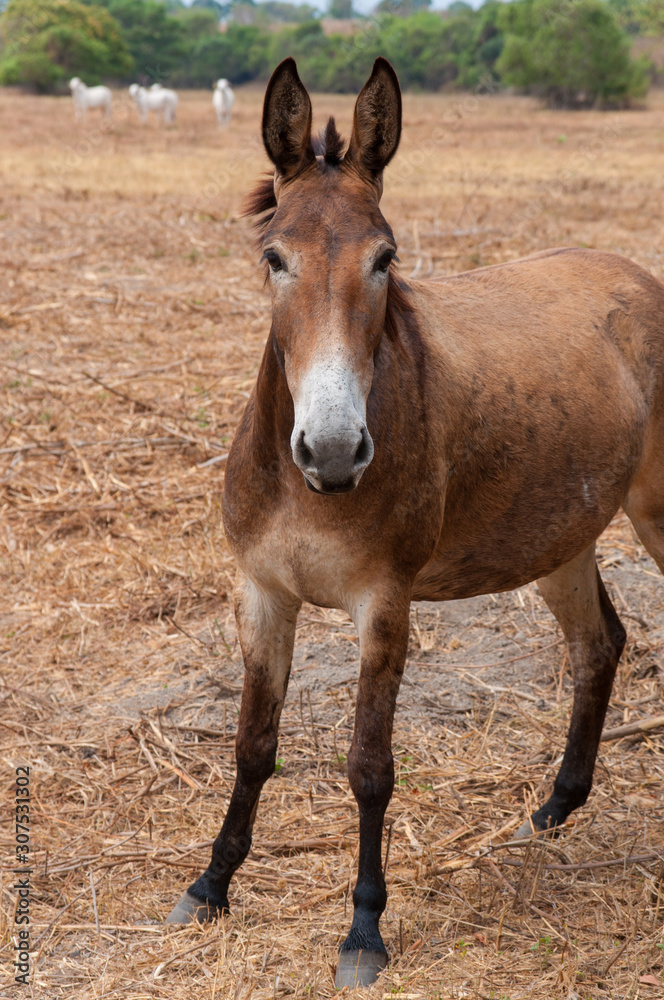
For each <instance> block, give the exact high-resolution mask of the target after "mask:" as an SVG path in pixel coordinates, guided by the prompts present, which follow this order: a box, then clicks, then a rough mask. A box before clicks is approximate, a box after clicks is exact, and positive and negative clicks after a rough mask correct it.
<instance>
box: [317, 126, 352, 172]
mask: <svg viewBox="0 0 664 1000" xmlns="http://www.w3.org/2000/svg"><path fill="white" fill-rule="evenodd" d="M311 145H312V147H313V151H314V153H315V154H316V156H322V157H323V159H324V160H325V163H326V164H327V165H328V166H329V167H338V166H339V164H340V163H341V160H342V158H343V154H344V146H345V142H344V140H343V139H342V137H341V136H340V135H339V132H338V131H337V125H336V122H335V120H334V117H333V116H332V115H330V117H329V120H328V123H327V125H326V126H325V127H324V128H322V129H321V130H320V132H319V134H318V135H317V136H314V137H312V139H311Z"/></svg>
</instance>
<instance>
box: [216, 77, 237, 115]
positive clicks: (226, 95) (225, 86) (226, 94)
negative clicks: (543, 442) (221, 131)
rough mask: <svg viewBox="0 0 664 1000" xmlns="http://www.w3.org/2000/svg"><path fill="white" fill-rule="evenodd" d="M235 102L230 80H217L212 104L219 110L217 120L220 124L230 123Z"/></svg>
mask: <svg viewBox="0 0 664 1000" xmlns="http://www.w3.org/2000/svg"><path fill="white" fill-rule="evenodd" d="M234 104H235V94H234V93H233V91H232V90H231V85H230V83H229V82H228V80H217V82H216V84H215V86H214V93H213V94H212V106H213V108H214V110H215V111H216V112H217V121H218V122H219V124H220V125H222V126H223V125H230V123H231V111H232V110H233V105H234Z"/></svg>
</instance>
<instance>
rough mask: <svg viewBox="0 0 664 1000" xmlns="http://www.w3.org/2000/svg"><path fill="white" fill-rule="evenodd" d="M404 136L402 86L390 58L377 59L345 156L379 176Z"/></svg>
mask: <svg viewBox="0 0 664 1000" xmlns="http://www.w3.org/2000/svg"><path fill="white" fill-rule="evenodd" d="M400 138H401V88H400V87H399V80H398V79H397V74H396V73H395V72H394V70H393V69H392V67H391V65H390V64H389V63H388V61H387V59H383V58H382V57H380V56H379V58H378V59H376V61H375V63H374V65H373V70H372V73H371V76H370V77H369V79H368V80H367V82H366V83H365V85H364V86H363V88H362V90H361V91H360V95H359V97H358V99H357V102H356V104H355V115H354V117H353V134H352V136H351V140H350V145H349V147H348V152H347V153H346V156H345V159H346V160H347V161H351V162H352V163H354V164H355V165H356V166H357V167H359V169H360V170H362V171H363V172H364V173H366V174H368V175H369V176H370V177H371V179H372V180H373V179H378V177H379V175H380V174H381V173H382V171H383V169H384V168H385V167H386V166H387V164H388V163H389V162H390V160H391V159H392V157H393V156H394V154H395V153H396V151H397V146H398V145H399V139H400Z"/></svg>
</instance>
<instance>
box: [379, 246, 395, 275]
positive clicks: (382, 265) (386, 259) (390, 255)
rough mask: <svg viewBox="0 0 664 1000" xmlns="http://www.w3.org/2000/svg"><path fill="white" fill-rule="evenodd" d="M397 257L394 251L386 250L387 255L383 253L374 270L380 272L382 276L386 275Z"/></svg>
mask: <svg viewBox="0 0 664 1000" xmlns="http://www.w3.org/2000/svg"><path fill="white" fill-rule="evenodd" d="M395 257H396V254H395V252H394V250H386V251H385V253H382V254H381V255H380V257H379V258H378V260H377V261H376V263H375V264H374V270H375V271H380V273H381V274H385V273H386V272H387V269H388V267H389V266H390V264H391V263H392V261H393V260H394V258H395Z"/></svg>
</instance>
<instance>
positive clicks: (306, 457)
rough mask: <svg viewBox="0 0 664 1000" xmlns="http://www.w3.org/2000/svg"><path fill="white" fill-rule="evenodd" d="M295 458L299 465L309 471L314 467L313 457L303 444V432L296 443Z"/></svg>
mask: <svg viewBox="0 0 664 1000" xmlns="http://www.w3.org/2000/svg"><path fill="white" fill-rule="evenodd" d="M297 457H298V461H299V464H300V465H301V466H302V465H304V466H306V467H307V468H308V469H310V468H311V467H312V466H313V465H314V456H313V454H312V452H311V450H310V449H309V448H307V446H306V444H305V443H304V431H302V432H301V434H300V436H299V438H298V442H297Z"/></svg>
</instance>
